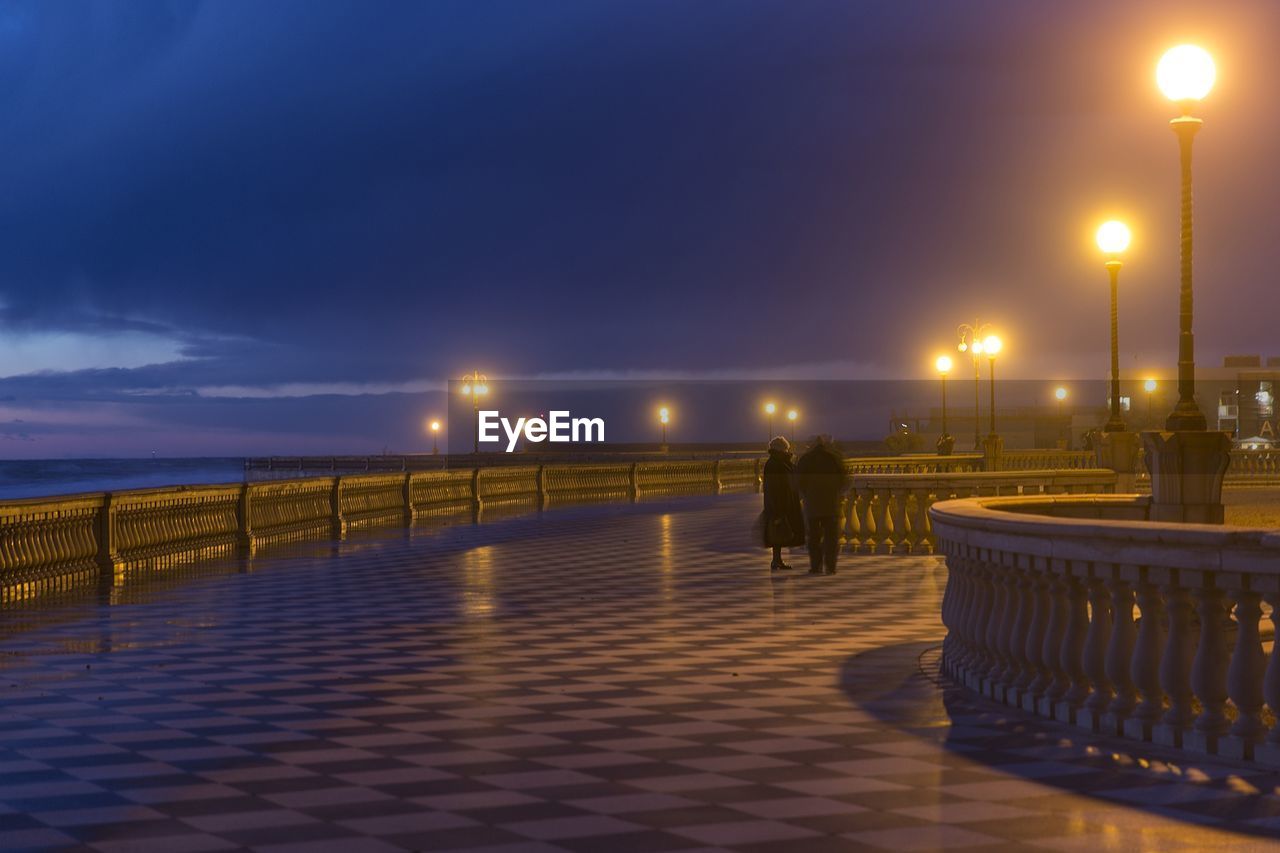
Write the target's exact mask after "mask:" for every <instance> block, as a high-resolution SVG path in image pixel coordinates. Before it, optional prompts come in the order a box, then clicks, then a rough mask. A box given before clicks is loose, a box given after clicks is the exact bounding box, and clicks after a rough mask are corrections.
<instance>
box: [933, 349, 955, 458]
mask: <svg viewBox="0 0 1280 853" xmlns="http://www.w3.org/2000/svg"><path fill="white" fill-rule="evenodd" d="M933 366H934V367H935V368H937V370H938V377H939V378H940V379H941V380H942V435H940V436H938V444H937V451H938V454H939V455H941V456H950V455H951V448H952V447H954V446H955V443H956V440H955V439H954V438H952V437H951V433H949V432H947V374H948V373H950V372H951V356H949V355H940V356H938V359H937V361H935V362H934V363H933Z"/></svg>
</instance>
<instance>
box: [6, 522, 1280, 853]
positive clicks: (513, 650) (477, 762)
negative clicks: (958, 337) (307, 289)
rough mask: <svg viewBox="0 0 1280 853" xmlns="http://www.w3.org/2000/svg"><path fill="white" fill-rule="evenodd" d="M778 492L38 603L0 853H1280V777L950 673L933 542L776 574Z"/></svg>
mask: <svg viewBox="0 0 1280 853" xmlns="http://www.w3.org/2000/svg"><path fill="white" fill-rule="evenodd" d="M756 500H757V499H756V498H755V497H754V496H746V497H722V498H714V499H707V498H689V499H682V500H678V501H671V502H668V503H659V504H652V505H638V506H600V507H590V508H577V509H557V510H553V511H549V512H547V513H545V514H543V515H542V516H534V517H528V518H517V519H511V520H507V521H503V522H499V523H495V524H491V525H489V524H486V525H482V526H478V527H471V526H465V527H455V528H445V529H437V530H425V531H414V532H413V533H412V534H409V535H405V534H400V533H396V534H385V535H382V536H380V537H369V538H353V539H352V540H350V541H348V542H345V543H342V544H340V545H334V546H331V547H329V546H326V547H321V548H317V547H315V546H309V547H307V548H303V549H299V550H297V551H294V552H282V553H280V554H278V555H276V556H272V557H268V558H263V559H259V560H256V561H255V562H253V563H252V564H251V565H250V566H245V567H242V569H241V570H240V571H238V572H237V571H234V570H232V571H228V572H225V573H223V574H222V575H221V576H206V577H201V578H197V579H193V580H191V581H189V582H186V583H179V584H173V585H170V586H168V587H165V588H158V589H157V591H156V592H155V593H154V594H152V595H150V596H143V597H137V596H134V597H131V598H130V599H129V600H130V602H131V603H128V604H112V603H111V601H112V600H113V599H112V597H111V596H110V595H105V597H104V599H103V600H101V601H99V600H97V599H93V598H89V599H85V600H81V601H77V602H69V603H68V602H62V603H59V604H58V605H57V606H56V607H54V606H52V605H51V606H48V607H46V608H45V612H44V614H43V615H41V613H40V611H39V610H36V611H27V612H24V613H23V614H22V620H21V622H22V628H21V630H17V629H12V628H10V629H8V630H9V633H7V634H5V635H4V636H3V640H2V642H3V646H2V647H0V650H3V652H4V654H3V656H0V679H2V681H0V688H3V690H4V703H3V706H0V849H5V850H10V849H90V850H102V851H124V850H130V851H145V850H156V851H165V853H179V852H180V851H186V850H235V849H246V848H247V849H254V850H263V851H295V850H297V851H304V850H305V851H326V850H333V851H342V853H351V851H396V850H431V851H443V850H471V851H481V850H484V851H489V850H510V851H542V850H545V851H557V850H558V851H593V850H608V851H610V853H628V851H637V852H638V851H669V850H710V849H741V850H756V851H782V850H801V851H806V853H808V851H814V853H821V851H827V850H866V849H885V850H925V849H943V848H953V847H954V848H970V849H984V850H986V849H1011V850H1012V849H1023V848H1047V849H1069V848H1078V849H1090V850H1093V849H1123V850H1136V849H1150V850H1169V849H1215V848H1226V847H1230V848H1231V849H1268V848H1270V847H1271V846H1272V845H1273V844H1275V842H1274V841H1273V839H1274V838H1275V837H1277V835H1280V797H1277V796H1276V793H1277V786H1280V779H1278V778H1277V777H1276V776H1274V775H1272V774H1267V773H1262V772H1259V771H1256V770H1250V769H1245V768H1243V767H1235V766H1231V765H1227V764H1221V763H1210V762H1196V761H1191V760H1189V759H1188V758H1187V757H1186V756H1183V755H1178V754H1165V753H1161V752H1159V751H1157V750H1147V751H1144V752H1141V753H1140V754H1139V753H1136V752H1134V749H1135V748H1134V746H1133V745H1132V744H1127V743H1121V742H1114V743H1110V742H1107V741H1104V740H1099V739H1095V738H1091V737H1088V736H1082V735H1081V734H1080V733H1079V732H1077V731H1075V730H1071V729H1066V728H1062V727H1055V726H1053V724H1049V723H1045V722H1044V721H1041V720H1032V719H1027V718H1021V717H1019V716H1016V715H1014V714H1013V713H1012V712H1009V711H1007V710H1005V709H1001V708H996V707H995V706H987V705H983V704H981V703H975V702H973V701H971V700H969V699H967V698H966V697H964V696H962V695H960V694H958V693H957V692H955V691H954V690H952V689H950V688H947V687H944V686H943V685H941V684H939V683H938V681H937V677H936V669H937V667H936V654H937V651H936V648H937V645H938V643H939V641H940V639H941V636H942V627H941V625H940V624H939V622H938V617H937V614H938V604H939V599H940V595H941V591H942V587H943V585H944V583H945V567H944V566H943V564H942V562H941V561H940V560H937V559H935V558H932V557H850V558H846V559H845V560H844V562H843V563H842V564H841V567H840V574H838V575H836V576H834V577H815V576H809V575H808V574H806V573H803V572H796V573H776V574H772V575H771V574H770V573H769V571H768V555H767V553H766V552H765V551H763V550H762V549H755V548H752V547H751V546H750V536H751V533H750V523H751V521H752V519H753V518H754V515H755V513H756V511H757V509H756V508H757V503H756ZM800 556H801V555H799V554H797V555H796V557H797V560H796V563H797V565H798V564H799V563H800V562H801V559H800ZM116 600H119V599H118V598H117V599H116ZM9 624H11V625H12V624H13V622H12V621H10V623H9Z"/></svg>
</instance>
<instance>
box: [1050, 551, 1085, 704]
mask: <svg viewBox="0 0 1280 853" xmlns="http://www.w3.org/2000/svg"><path fill="white" fill-rule="evenodd" d="M1062 582H1063V584H1064V585H1065V586H1066V605H1067V612H1066V617H1067V618H1066V630H1065V631H1064V632H1063V635H1062V646H1061V647H1060V649H1059V653H1058V667H1059V669H1061V670H1062V673H1063V675H1064V676H1065V677H1066V679H1067V683H1068V685H1069V686H1068V687H1067V690H1066V692H1064V693H1063V694H1062V701H1061V702H1060V703H1059V707H1057V708H1055V709H1054V717H1055V718H1058V719H1061V720H1063V721H1066V722H1075V717H1076V711H1077V710H1078V709H1079V708H1080V706H1081V705H1082V704H1084V700H1085V699H1087V698H1089V677H1088V675H1087V674H1086V673H1085V670H1084V644H1085V638H1086V636H1087V634H1088V631H1089V599H1088V591H1087V590H1086V588H1085V585H1084V583H1082V582H1081V580H1080V578H1078V577H1076V576H1075V575H1071V574H1065V575H1063V577H1062Z"/></svg>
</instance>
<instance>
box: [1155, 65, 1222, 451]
mask: <svg viewBox="0 0 1280 853" xmlns="http://www.w3.org/2000/svg"><path fill="white" fill-rule="evenodd" d="M1214 75H1215V72H1214V67H1213V59H1212V57H1210V56H1209V54H1208V53H1207V52H1206V51H1205V50H1204V49H1203V48H1200V47H1196V46H1195V45H1190V44H1183V45H1178V46H1177V47H1174V48H1171V49H1170V50H1169V51H1167V52H1166V53H1165V55H1164V56H1162V57H1161V58H1160V63H1159V64H1158V65H1157V66H1156V83H1157V84H1158V85H1159V87H1160V91H1161V92H1163V93H1164V96H1165V97H1166V98H1168V99H1169V100H1171V101H1174V102H1175V103H1177V104H1178V108H1179V109H1180V110H1181V111H1182V115H1180V116H1179V117H1178V118H1175V119H1173V120H1172V121H1170V122H1169V126H1170V127H1171V128H1172V129H1173V132H1174V133H1175V134H1177V136H1178V151H1179V155H1180V161H1181V172H1182V229H1181V241H1180V245H1181V251H1180V255H1181V258H1180V260H1181V265H1180V273H1181V286H1180V290H1179V297H1178V330H1179V334H1178V403H1177V405H1176V406H1174V408H1173V412H1172V413H1170V415H1169V417H1168V419H1167V420H1166V422H1165V429H1168V430H1170V431H1176V430H1196V431H1203V430H1204V429H1205V427H1206V422H1205V417H1204V413H1203V412H1201V411H1200V407H1199V406H1198V405H1197V404H1196V360H1195V339H1194V337H1193V336H1192V334H1191V319H1192V302H1191V243H1192V239H1191V235H1192V230H1191V143H1192V140H1194V139H1195V135H1196V132H1197V131H1198V130H1200V126H1201V124H1202V123H1203V122H1201V120H1200V119H1198V118H1195V117H1193V116H1192V115H1191V108H1192V106H1193V105H1194V104H1195V102H1196V101H1199V100H1201V99H1202V98H1204V96H1205V95H1207V94H1209V90H1210V89H1212V88H1213V80H1214Z"/></svg>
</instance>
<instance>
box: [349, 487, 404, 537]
mask: <svg viewBox="0 0 1280 853" xmlns="http://www.w3.org/2000/svg"><path fill="white" fill-rule="evenodd" d="M405 484H406V480H405V476H404V475H403V474H356V475H353V476H348V477H339V478H338V513H339V514H340V515H341V517H342V523H343V524H344V525H345V526H347V527H349V528H352V529H356V528H361V527H375V526H378V525H383V524H400V523H402V522H403V521H404V517H405Z"/></svg>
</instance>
